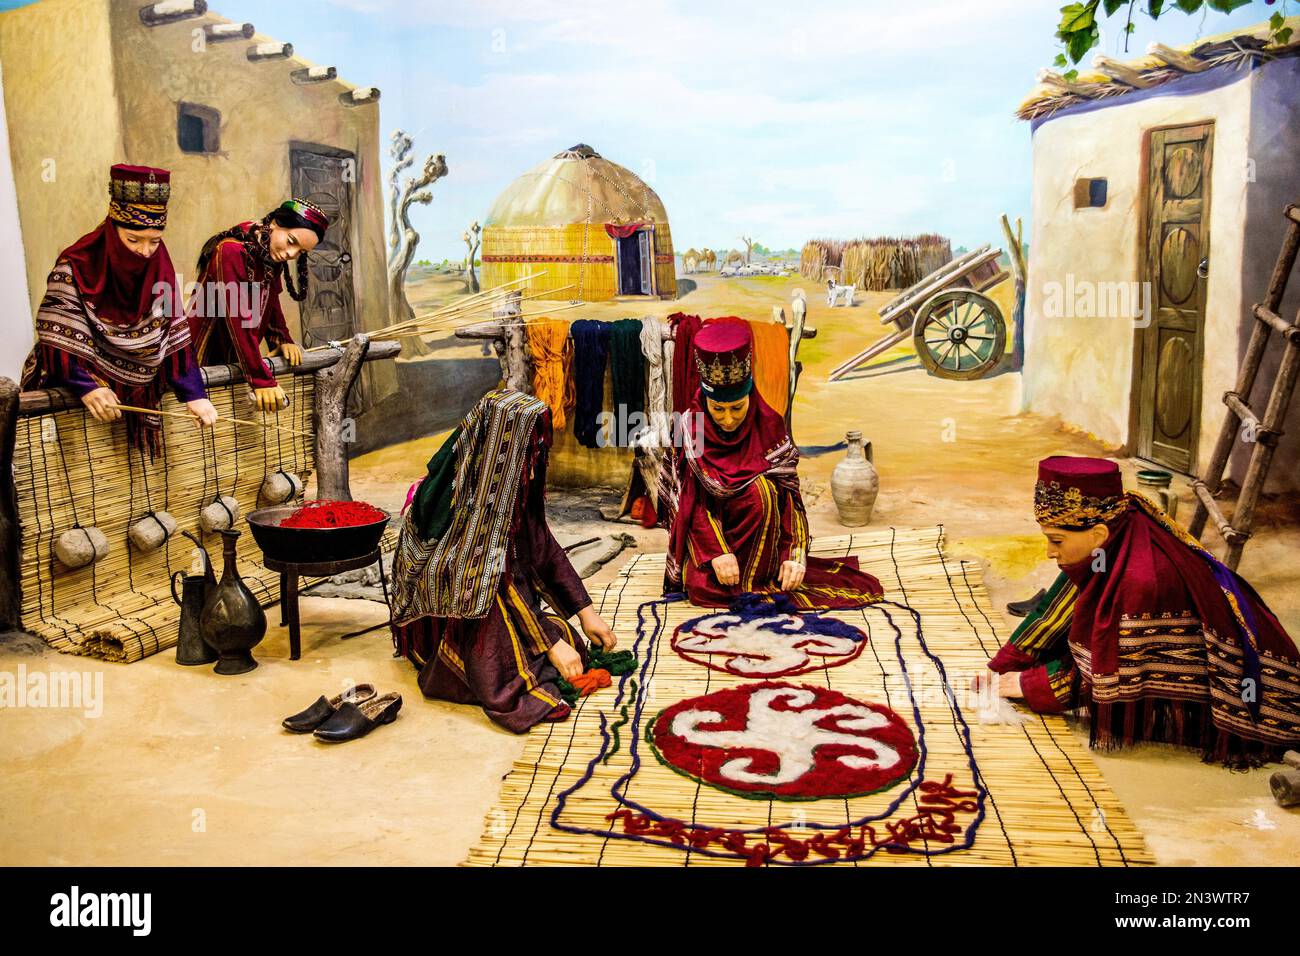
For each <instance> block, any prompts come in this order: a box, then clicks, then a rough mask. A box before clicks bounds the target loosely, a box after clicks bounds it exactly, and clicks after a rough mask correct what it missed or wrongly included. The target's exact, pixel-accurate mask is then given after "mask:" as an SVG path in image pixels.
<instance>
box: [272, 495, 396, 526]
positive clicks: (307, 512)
mask: <svg viewBox="0 0 1300 956" xmlns="http://www.w3.org/2000/svg"><path fill="white" fill-rule="evenodd" d="M386 517H387V516H386V515H385V514H384V513H383V512H382V511H380V510H379V509H378V508H376V507H375V506H374V505H369V504H366V503H365V502H364V501H309V502H308V503H307V504H305V505H303V506H302V507H301V508H299V509H298V510H297V511H295V512H294V513H293V514H291V515H289V517H287V518H285V519H284V520H283V521H281V522H280V527H281V528H355V527H357V526H358V525H365V524H374V523H375V522H376V521H383V520H384V519H385V518H386Z"/></svg>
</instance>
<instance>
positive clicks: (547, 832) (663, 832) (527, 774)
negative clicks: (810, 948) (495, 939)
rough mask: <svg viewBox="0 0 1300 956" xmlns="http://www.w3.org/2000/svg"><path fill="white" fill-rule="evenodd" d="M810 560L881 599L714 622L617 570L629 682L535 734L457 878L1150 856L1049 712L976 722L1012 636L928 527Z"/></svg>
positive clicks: (650, 562)
mask: <svg viewBox="0 0 1300 956" xmlns="http://www.w3.org/2000/svg"><path fill="white" fill-rule="evenodd" d="M812 551H813V553H814V554H822V555H826V556H844V555H848V554H855V555H857V556H858V557H859V560H860V562H861V565H862V567H863V569H864V570H866V571H869V572H870V573H872V574H874V575H875V576H876V577H877V578H879V579H880V581H881V583H882V584H883V585H884V587H885V600H884V601H883V602H881V603H880V604H877V605H874V606H872V607H869V608H866V609H863V610H859V611H835V612H829V613H828V614H826V615H824V616H822V617H821V618H820V619H819V618H816V617H810V616H805V617H806V620H805V622H803V623H801V622H800V621H798V620H797V619H795V620H790V619H789V618H788V617H786V618H783V617H782V615H781V614H780V613H779V611H775V610H774V611H773V612H772V616H771V618H770V619H757V618H753V617H751V618H747V619H744V620H734V621H731V622H728V621H726V620H724V619H723V618H724V617H725V616H726V613H727V612H726V611H713V610H702V609H700V608H698V607H693V606H692V605H690V604H688V603H686V602H685V601H670V600H666V599H664V598H663V597H662V595H661V593H660V592H661V582H662V576H663V555H651V554H640V555H637V556H636V557H634V558H633V559H632V560H630V561H629V562H628V564H627V566H626V567H625V568H624V569H623V570H622V572H621V574H620V576H619V578H618V579H617V580H615V581H614V582H612V583H610V584H609V585H608V586H607V587H606V588H605V589H604V590H603V592H601V593H599V594H593V599H594V600H595V601H596V604H597V606H598V608H599V609H600V611H601V614H602V615H603V616H604V617H605V619H606V621H608V622H609V623H610V624H611V625H612V626H613V628H614V630H615V632H616V633H617V634H618V635H619V638H620V647H622V648H630V649H631V650H633V651H634V652H635V654H636V658H637V665H638V666H637V669H636V670H635V671H633V672H632V673H629V674H626V675H624V676H622V677H621V678H618V679H617V680H616V682H615V684H614V687H613V688H612V689H610V690H605V691H601V692H598V693H596V694H593V695H592V696H590V697H585V698H582V699H581V700H580V701H579V702H578V704H577V706H576V707H575V710H574V713H573V715H572V716H571V717H570V719H569V720H567V721H565V722H562V723H548V724H544V725H542V726H540V727H538V728H535V729H534V730H533V731H532V733H531V734H530V736H529V739H528V741H527V743H526V745H525V748H524V752H523V755H522V757H521V758H520V760H519V761H517V762H516V764H515V765H514V767H513V769H512V770H511V772H510V773H509V774H508V775H507V777H506V778H505V781H504V784H503V787H502V791H501V794H500V797H499V798H498V801H497V803H496V805H495V806H494V808H493V809H492V810H491V811H490V812H489V813H488V816H487V819H486V821H485V826H484V831H483V834H482V836H481V838H480V840H479V842H478V844H477V845H475V846H474V847H473V848H472V850H471V851H470V856H469V859H468V861H467V863H468V864H469V865H479V866H510V865H565V864H568V865H581V866H617V865H630V866H656V865H662V866H698V865H749V866H816V865H835V866H880V865H910V866H934V865H1005V866H1025V865H1078V866H1129V865H1140V864H1150V863H1152V862H1153V860H1152V857H1151V855H1150V853H1149V852H1148V851H1147V849H1146V848H1145V846H1144V844H1143V841H1142V837H1141V834H1140V833H1139V832H1138V831H1137V829H1136V828H1135V827H1134V825H1133V823H1132V821H1131V820H1129V818H1128V817H1127V815H1126V814H1125V812H1124V809H1123V807H1122V806H1121V805H1120V803H1119V801H1118V800H1117V799H1116V797H1115V795H1114V794H1113V793H1112V792H1111V790H1110V788H1109V787H1108V786H1107V785H1106V782H1105V780H1104V779H1103V778H1102V776H1101V774H1100V773H1099V772H1098V770H1097V768H1096V766H1095V765H1094V763H1093V761H1092V759H1091V757H1090V755H1089V753H1088V749H1087V745H1086V743H1085V742H1083V741H1082V740H1081V739H1080V738H1079V736H1077V735H1076V733H1075V732H1074V731H1073V730H1072V729H1071V728H1070V727H1069V726H1068V725H1067V723H1066V719H1065V718H1062V717H1042V716H1039V715H1034V714H1031V713H1029V712H1028V711H1026V710H1023V709H1021V710H1020V713H1021V716H1022V718H1023V719H1022V720H1019V721H1017V720H1012V721H1011V722H981V712H984V713H994V712H996V711H997V708H996V707H995V706H993V705H994V704H995V702H994V701H991V700H989V699H987V698H986V697H984V696H982V695H981V694H979V693H976V692H973V691H970V690H969V685H970V681H971V678H972V677H973V676H974V675H975V674H977V673H980V672H982V671H983V670H984V665H985V663H986V662H987V661H988V659H989V657H990V656H991V655H992V654H993V653H994V652H995V651H996V650H997V649H998V647H999V646H1000V645H1001V643H1002V642H1003V640H1004V639H1005V637H1006V636H1007V633H1008V631H1007V628H1006V627H1005V626H1004V625H1003V623H1002V621H1001V618H1000V616H999V615H997V614H995V613H994V611H993V609H992V607H991V606H990V603H989V599H988V595H987V593H986V592H985V590H984V587H983V583H982V579H981V575H980V568H979V566H978V565H977V564H974V563H971V562H965V561H957V560H954V559H953V558H951V557H948V556H946V555H945V554H944V552H943V530H942V528H929V529H920V530H908V531H904V530H895V529H886V530H881V531H871V532H867V533H861V534H854V535H846V536H842V537H838V538H822V539H819V540H818V541H816V542H815V543H814V547H813V549H812ZM783 634H784V635H786V636H787V637H788V642H787V644H786V645H782V644H781V641H780V640H779V638H780V636H781V635H783Z"/></svg>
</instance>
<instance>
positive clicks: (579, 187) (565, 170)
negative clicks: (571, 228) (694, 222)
mask: <svg viewBox="0 0 1300 956" xmlns="http://www.w3.org/2000/svg"><path fill="white" fill-rule="evenodd" d="M588 221H590V222H591V223H592V224H595V223H606V222H660V223H663V222H667V221H668V213H667V211H666V210H665V209H664V204H663V203H662V202H661V201H660V200H659V197H658V196H657V195H655V191H654V190H653V189H651V188H650V187H649V186H647V185H646V184H645V182H644V181H643V180H642V179H641V178H640V177H639V176H637V175H636V174H635V173H633V172H631V171H630V170H627V169H624V168H623V167H622V166H620V165H618V164H617V163H611V162H610V161H609V160H607V159H604V158H603V157H602V156H601V155H600V154H599V153H597V152H596V151H595V150H594V149H592V148H591V147H590V146H587V145H586V144H584V143H579V144H578V145H577V146H574V147H573V148H571V149H566V150H565V151H564V152H562V153H557V154H556V155H555V156H553V157H552V158H550V159H548V160H546V162H544V163H540V164H539V165H537V166H534V167H533V168H532V169H530V170H528V172H526V173H524V174H523V175H522V176H520V177H519V178H518V179H516V180H515V181H514V182H513V183H511V184H510V185H509V186H507V187H506V188H505V191H504V192H502V193H501V195H500V196H498V197H497V199H496V202H494V203H493V204H492V210H491V211H490V212H489V213H488V215H487V219H486V220H484V222H483V226H484V228H490V227H492V226H568V225H572V224H574V223H584V222H588Z"/></svg>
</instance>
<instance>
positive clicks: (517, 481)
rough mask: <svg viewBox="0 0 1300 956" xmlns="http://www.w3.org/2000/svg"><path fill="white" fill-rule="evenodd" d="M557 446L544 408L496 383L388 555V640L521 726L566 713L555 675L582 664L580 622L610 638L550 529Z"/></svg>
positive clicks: (442, 689)
mask: <svg viewBox="0 0 1300 956" xmlns="http://www.w3.org/2000/svg"><path fill="white" fill-rule="evenodd" d="M550 445H551V414H550V410H549V409H548V408H547V407H546V405H545V403H543V402H541V401H539V400H538V399H536V398H533V397H532V396H531V395H525V394H524V393H522V392H517V391H514V390H512V389H507V388H500V389H496V390H494V391H491V392H489V393H488V394H487V395H485V396H484V397H483V398H481V399H480V400H479V402H478V404H477V405H475V406H474V408H472V409H471V410H470V412H469V414H468V415H466V416H465V419H464V421H462V422H461V423H460V425H458V426H457V427H456V430H455V431H453V432H452V434H451V436H450V437H449V438H448V439H447V441H446V442H445V443H444V444H443V446H442V448H441V449H439V450H438V452H437V454H435V455H434V456H433V458H432V459H431V460H430V461H429V470H428V474H427V475H426V476H425V477H424V479H422V481H421V482H420V485H419V488H418V489H417V490H416V492H415V495H414V497H413V499H412V502H411V507H410V510H409V511H408V512H407V517H406V521H405V523H404V525H403V526H402V532H401V536H400V538H399V540H398V545H397V554H396V557H395V558H394V562H393V596H392V605H393V621H394V626H393V637H394V640H395V642H396V644H397V649H398V652H399V653H400V654H402V655H403V656H405V657H407V658H409V659H410V660H411V662H412V663H413V664H415V666H416V667H418V668H419V669H420V676H419V684H420V689H421V690H422V691H423V692H424V694H425V696H426V697H433V698H437V699H439V700H449V701H452V702H454V703H460V704H478V705H480V706H481V707H482V708H483V710H484V712H486V713H487V715H488V717H490V718H491V719H492V720H493V721H495V722H496V723H498V724H500V725H501V726H502V727H505V728H506V729H507V730H511V731H514V732H515V733H523V732H524V731H526V730H528V728H530V727H532V726H533V725H534V724H536V723H538V722H540V721H543V720H562V719H563V718H565V717H567V716H568V715H569V705H568V704H566V703H565V702H564V701H563V699H561V697H560V692H559V688H558V686H557V681H558V679H559V678H561V677H563V678H565V679H572V678H573V677H575V676H577V675H578V674H580V673H582V671H583V668H584V667H585V666H586V660H587V648H586V644H585V643H584V642H583V640H582V638H581V637H579V636H578V633H577V631H576V630H575V629H574V627H573V625H571V624H570V623H569V619H570V618H571V617H573V616H575V615H576V616H577V618H578V621H579V623H580V624H581V626H582V630H583V632H584V633H585V634H586V635H587V637H588V638H590V639H591V640H592V641H594V642H595V643H596V644H598V645H599V646H601V647H604V648H605V649H607V650H608V649H612V648H613V647H614V644H615V638H614V634H613V632H612V631H610V629H609V627H608V626H607V625H606V624H605V622H604V621H603V620H602V619H601V617H600V615H599V614H597V613H596V610H595V608H594V607H593V606H592V603H591V598H590V597H588V595H587V589H586V588H585V587H583V584H582V579H581V578H580V577H579V576H578V573H577V572H576V571H575V570H574V569H573V565H572V564H571V563H570V562H569V558H568V556H567V555H566V554H565V553H564V549H563V548H561V547H560V545H559V543H558V542H557V541H556V540H555V537H554V535H552V534H551V530H550V528H549V527H547V524H546V510H545V508H546V503H545V490H546V462H547V455H548V451H549V448H550ZM543 600H545V601H546V604H547V605H548V606H549V610H544V609H543V607H542V601H543Z"/></svg>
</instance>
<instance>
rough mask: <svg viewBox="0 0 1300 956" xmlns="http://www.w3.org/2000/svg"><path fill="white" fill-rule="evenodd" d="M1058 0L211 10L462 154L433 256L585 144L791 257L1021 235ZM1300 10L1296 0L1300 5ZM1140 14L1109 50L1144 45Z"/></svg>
mask: <svg viewBox="0 0 1300 956" xmlns="http://www.w3.org/2000/svg"><path fill="white" fill-rule="evenodd" d="M1059 6H1060V3H1059V0H1058V2H1053V0H1046V2H1044V0H889V2H886V0H836V2H829V0H801V2H790V0H783V2H751V3H718V2H696V3H682V2H674V0H638V2H636V3H625V2H614V0H472V2H469V3H466V2H463V0H462V2H446V0H439V2H429V0H316V2H314V3H310V4H305V3H267V2H266V0H211V2H210V7H211V9H212V10H213V11H214V12H216V13H219V14H221V15H223V16H226V17H230V18H231V19H236V20H247V21H250V22H252V23H253V24H254V25H255V26H256V27H257V29H258V30H259V31H260V32H263V33H266V34H268V35H270V36H273V37H275V38H276V39H280V40H287V41H289V42H291V43H293V45H294V49H295V51H296V52H297V53H299V54H300V55H302V56H303V57H306V58H307V59H309V60H312V61H313V62H316V63H322V64H332V65H334V66H337V67H338V69H339V73H340V75H341V76H343V77H344V78H346V79H347V80H349V81H350V82H352V83H356V84H358V85H363V86H369V85H374V86H378V87H379V88H380V90H381V91H382V99H381V101H380V110H381V117H382V126H381V129H382V130H383V133H384V136H385V142H384V148H385V150H386V149H387V141H386V137H387V135H388V133H389V132H391V131H392V130H393V129H394V128H397V127H401V128H403V129H406V130H407V131H409V132H411V133H412V134H413V135H414V136H415V140H416V148H417V150H419V151H420V152H419V158H421V159H422V157H423V156H424V155H425V154H426V153H428V152H431V151H436V152H443V153H445V154H446V156H447V163H448V165H449V167H450V169H451V173H450V175H449V176H448V177H447V178H446V179H444V180H443V181H441V182H439V183H438V184H437V185H436V186H435V189H434V202H433V203H432V205H430V206H427V207H417V209H416V210H415V212H414V215H413V220H414V222H415V225H416V228H417V229H418V230H419V231H420V233H421V234H422V236H423V240H422V243H421V247H420V252H419V256H420V257H421V258H431V259H441V258H443V257H450V258H458V257H460V256H463V254H464V246H463V244H461V242H460V235H461V233H462V232H463V231H464V229H465V227H466V226H467V225H468V224H469V223H470V222H471V221H472V220H474V219H480V218H482V217H483V216H485V214H486V213H487V210H488V208H489V206H490V205H491V203H492V200H493V199H494V198H495V196H496V195H497V193H499V192H500V191H501V190H502V189H503V188H504V187H505V186H506V184H508V183H509V182H510V181H511V180H512V179H514V178H515V177H516V176H518V175H519V174H520V173H522V172H523V171H524V170H526V169H528V168H529V167H531V166H533V165H535V164H536V163H538V162H540V161H541V160H542V159H544V158H546V157H548V156H551V155H553V154H555V153H556V152H559V151H560V150H561V149H564V148H566V147H569V146H572V145H573V144H575V143H579V142H584V143H588V144H590V145H591V146H593V147H594V148H595V149H596V150H597V151H599V152H600V153H602V154H603V155H604V156H605V157H607V158H608V159H611V160H613V161H614V162H617V163H621V164H622V165H624V166H627V167H628V168H630V169H632V170H634V171H635V172H637V173H638V174H640V175H641V176H642V177H643V178H645V179H646V180H647V181H649V182H650V184H651V185H652V186H653V187H654V189H655V190H656V191H657V192H658V193H659V195H660V197H661V198H662V199H663V200H664V203H665V205H666V206H667V208H668V214H669V217H670V219H671V221H672V228H673V238H674V243H675V245H676V246H677V247H678V248H681V249H684V248H686V247H688V246H705V245H707V246H712V247H713V248H719V249H722V248H731V247H735V246H738V245H740V236H741V235H742V234H743V235H748V236H752V237H754V238H755V239H756V240H758V241H759V242H762V243H763V244H765V245H767V246H769V247H772V248H786V247H793V248H797V247H799V246H800V245H801V244H802V243H803V242H804V241H805V240H806V239H809V238H811V237H814V236H833V237H842V238H847V237H850V236H856V235H864V234H865V235H886V234H900V233H902V234H914V233H918V232H940V233H943V234H944V235H947V236H950V237H951V238H952V239H953V242H954V245H965V246H968V247H969V246H974V245H977V244H979V243H982V242H995V243H997V242H1000V241H1001V239H1000V235H1001V234H1000V231H999V229H998V225H997V221H998V216H999V214H1001V213H1003V212H1008V213H1010V214H1011V215H1012V216H1013V217H1014V216H1016V215H1021V216H1024V217H1025V219H1026V234H1027V233H1028V213H1029V208H1028V207H1029V175H1030V139H1029V127H1028V124H1026V123H1023V122H1019V121H1017V120H1016V119H1015V118H1014V115H1013V111H1014V109H1015V108H1016V106H1017V105H1018V104H1019V103H1020V101H1021V100H1022V99H1023V98H1024V96H1025V94H1026V93H1027V92H1028V90H1029V89H1030V88H1031V87H1032V86H1033V80H1034V75H1035V73H1036V72H1037V71H1038V69H1039V68H1041V67H1043V66H1047V65H1050V63H1051V61H1052V59H1053V57H1054V56H1055V55H1056V53H1057V52H1058V49H1057V47H1056V45H1055V40H1054V37H1053V33H1054V32H1055V28H1056V24H1057V22H1058V20H1059V16H1060V15H1059V12H1058V7H1059ZM1288 6H1289V7H1291V8H1292V9H1286V7H1288ZM1298 6H1300V4H1298V3H1296V2H1295V0H1290V2H1289V3H1284V2H1279V3H1277V4H1273V5H1268V4H1266V3H1265V2H1264V0H1256V2H1255V3H1252V4H1251V5H1250V6H1248V7H1244V8H1242V9H1240V10H1238V11H1236V12H1235V13H1234V14H1232V15H1230V16H1224V15H1221V14H1215V13H1207V14H1205V15H1201V14H1197V15H1194V16H1190V17H1189V16H1187V15H1185V14H1182V13H1179V12H1177V11H1173V12H1170V13H1166V14H1165V15H1163V16H1162V17H1161V19H1160V21H1159V22H1158V23H1154V24H1153V23H1151V22H1150V21H1149V20H1148V19H1147V18H1145V17H1143V18H1140V19H1139V21H1138V24H1139V25H1138V32H1137V33H1136V34H1135V35H1134V36H1133V37H1131V38H1130V40H1129V50H1130V51H1131V52H1130V54H1129V55H1133V56H1136V55H1138V54H1139V53H1141V52H1142V50H1144V49H1145V47H1146V45H1147V43H1148V42H1149V41H1151V40H1160V41H1161V42H1164V43H1167V44H1169V45H1180V44H1183V43H1188V42H1191V41H1192V40H1194V39H1196V38H1197V37H1198V36H1207V35H1211V34H1215V33H1219V32H1222V31H1224V30H1227V29H1231V28H1234V27H1240V26H1245V25H1249V24H1253V23H1257V22H1259V21H1262V20H1264V19H1266V18H1267V17H1268V15H1269V14H1270V13H1272V12H1273V11H1274V10H1277V9H1279V8H1282V9H1283V11H1284V12H1286V13H1295V12H1297V10H1296V9H1295V8H1296V7H1298ZM1122 24H1123V21H1122V17H1121V16H1120V15H1119V14H1117V15H1116V17H1115V18H1114V23H1113V24H1108V25H1107V28H1106V30H1105V32H1104V35H1103V47H1102V49H1103V50H1104V51H1105V52H1106V53H1108V54H1110V55H1113V56H1124V55H1125V54H1124V43H1123V37H1122V35H1121V33H1120V30H1121V28H1122ZM384 159H385V164H386V165H387V154H386V153H385V155H384Z"/></svg>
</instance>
